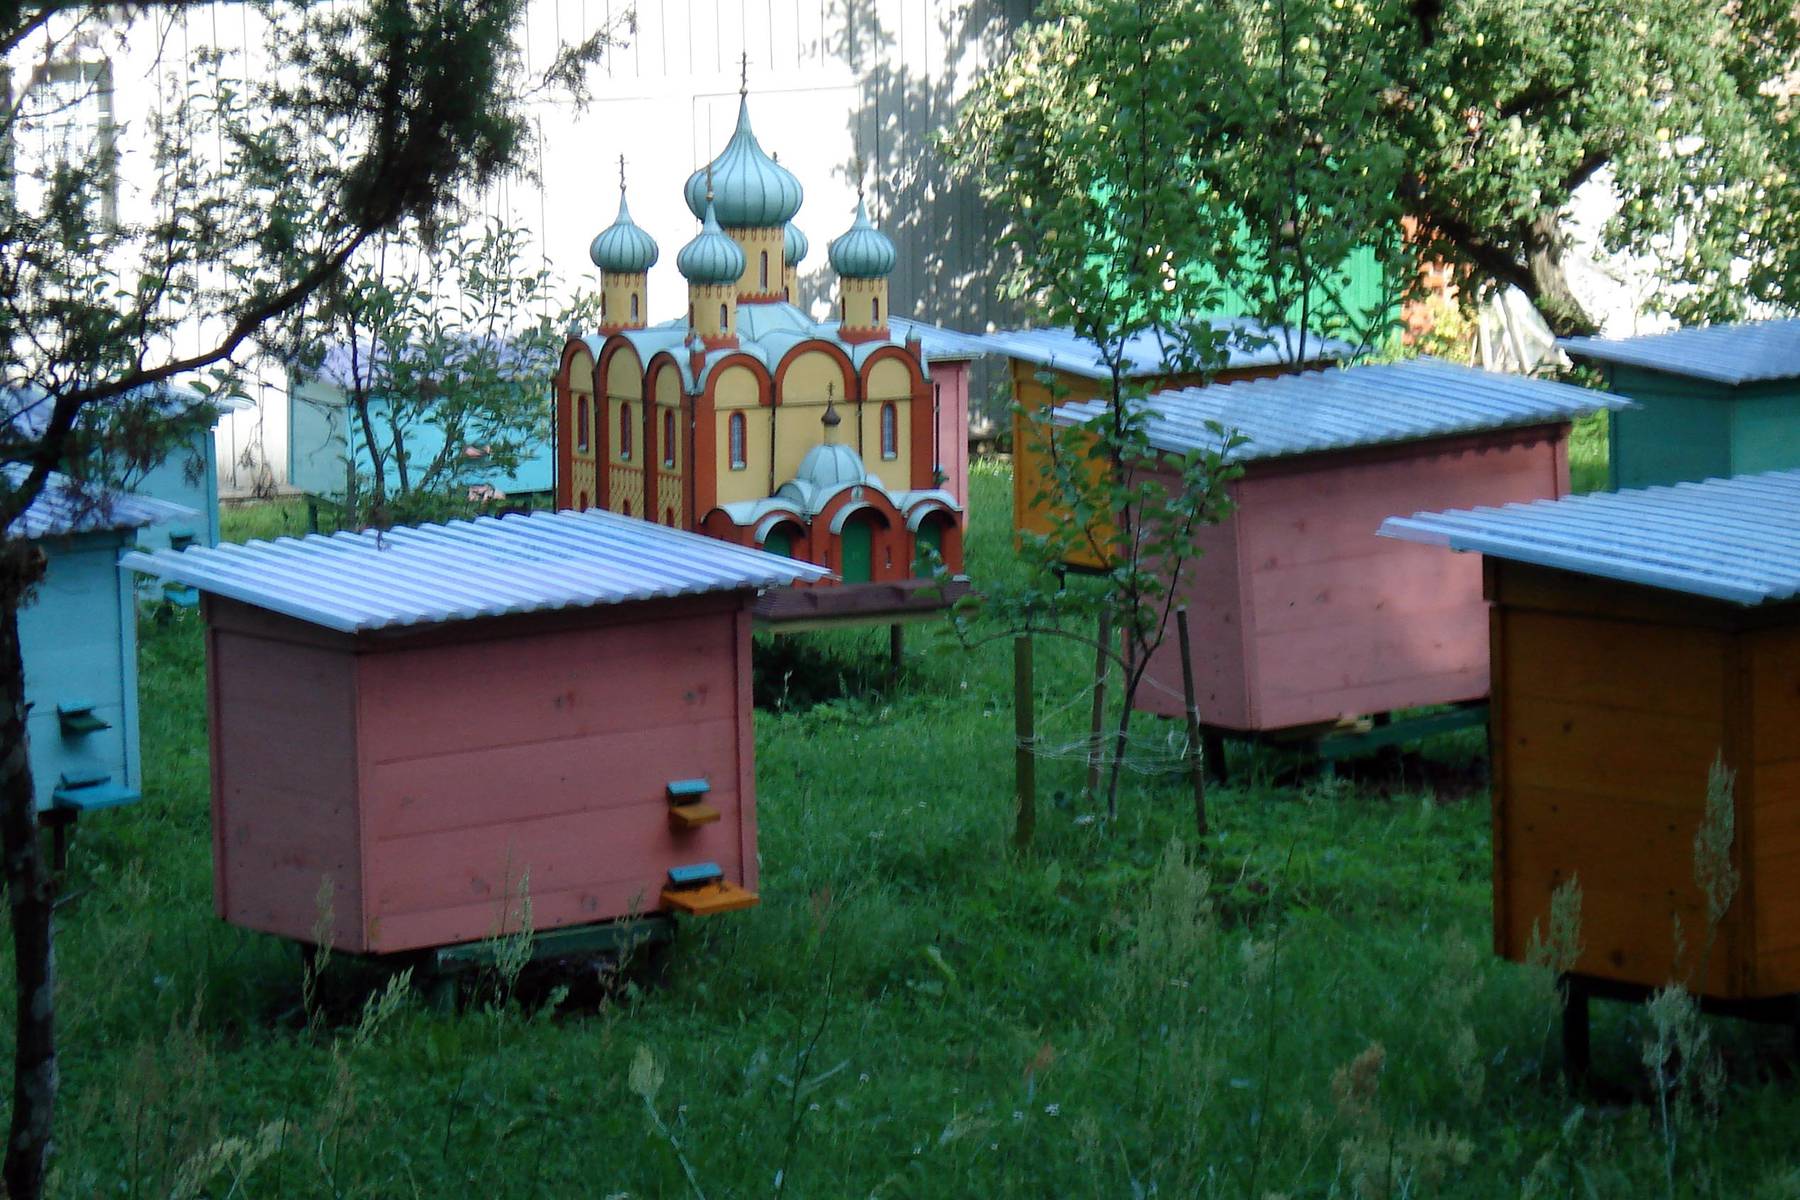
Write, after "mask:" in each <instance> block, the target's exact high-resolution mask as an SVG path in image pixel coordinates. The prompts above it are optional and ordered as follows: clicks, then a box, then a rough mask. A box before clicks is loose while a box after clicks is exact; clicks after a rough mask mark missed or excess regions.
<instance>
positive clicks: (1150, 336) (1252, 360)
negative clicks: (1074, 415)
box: [971, 320, 1356, 379]
mask: <svg viewBox="0 0 1800 1200" xmlns="http://www.w3.org/2000/svg"><path fill="white" fill-rule="evenodd" d="M1202 326H1204V327H1210V328H1211V329H1212V330H1214V331H1216V332H1218V333H1220V334H1222V335H1224V346H1223V347H1222V349H1223V351H1224V353H1225V361H1224V363H1223V365H1222V366H1221V367H1220V368H1219V369H1221V370H1227V371H1237V370H1243V369H1246V368H1250V367H1273V366H1281V365H1282V364H1285V363H1292V362H1296V361H1305V362H1312V363H1320V362H1336V361H1338V360H1339V359H1344V358H1349V357H1350V356H1351V355H1353V354H1355V353H1356V347H1355V346H1352V345H1351V344H1350V343H1349V342H1344V341H1339V340H1338V339H1336V338H1323V337H1320V336H1319V335H1318V334H1316V333H1314V334H1308V335H1307V337H1306V353H1305V356H1304V358H1303V359H1302V358H1301V356H1300V354H1299V349H1300V347H1299V341H1300V337H1299V331H1298V330H1288V329H1285V328H1283V327H1281V326H1273V327H1271V326H1264V325H1259V324H1257V323H1256V322H1254V321H1249V320H1232V321H1228V320H1218V321H1210V322H1203V323H1202ZM971 337H972V338H973V339H974V340H977V341H980V342H982V343H983V344H985V346H986V347H987V351H988V353H990V354H1002V355H1005V356H1006V357H1008V358H1017V359H1020V360H1022V361H1024V362H1030V363H1037V364H1038V365H1039V366H1044V367H1054V368H1056V369H1057V370H1059V371H1067V372H1068V373H1069V374H1071V375H1080V376H1082V377H1084V378H1087V379H1106V378H1109V374H1108V372H1107V370H1106V367H1105V364H1104V363H1102V362H1101V359H1100V351H1099V348H1098V347H1096V346H1095V345H1094V343H1093V342H1090V341H1088V340H1087V339H1085V338H1080V337H1077V336H1076V335H1075V331H1074V330H1072V329H1067V328H1062V327H1055V328H1050V329H1011V330H1002V331H1000V332H998V333H984V334H979V335H971ZM1173 350H1174V342H1173V341H1172V340H1171V338H1170V337H1169V335H1168V334H1166V333H1164V332H1163V331H1161V330H1156V329H1144V330H1139V331H1138V332H1137V333H1135V334H1133V335H1132V336H1131V337H1130V338H1128V339H1127V340H1126V342H1125V356H1124V361H1125V364H1126V369H1125V374H1126V377H1127V378H1130V379H1143V378H1146V377H1149V376H1156V375H1166V374H1168V373H1169V367H1168V365H1167V364H1168V362H1169V359H1170V357H1171V354H1172V353H1173Z"/></svg>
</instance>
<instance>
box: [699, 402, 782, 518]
mask: <svg viewBox="0 0 1800 1200" xmlns="http://www.w3.org/2000/svg"><path fill="white" fill-rule="evenodd" d="M771 411H772V410H770V409H767V408H763V407H760V406H756V405H752V406H749V407H743V406H739V407H737V408H733V409H725V408H723V407H721V409H720V410H719V412H718V413H717V414H716V415H715V416H714V417H713V420H715V421H716V422H717V423H718V426H717V429H716V430H715V439H716V440H715V441H714V442H713V444H714V445H715V446H717V447H718V448H719V461H718V465H717V469H718V474H717V478H718V483H719V493H718V494H719V503H720V504H730V503H731V502H733V501H736V500H761V499H762V498H763V497H765V496H767V495H768V494H769V414H770V412H771ZM734 415H741V416H742V417H743V418H744V465H743V466H742V467H740V468H738V469H737V470H735V471H734V470H732V467H731V418H732V417H733V416H734ZM785 478H787V477H785V476H784V477H782V478H778V479H777V480H776V481H775V482H776V483H778V484H779V483H781V482H783V480H784V479H785Z"/></svg>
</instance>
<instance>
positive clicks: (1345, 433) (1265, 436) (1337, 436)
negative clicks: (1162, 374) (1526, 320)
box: [1056, 359, 1631, 462]
mask: <svg viewBox="0 0 1800 1200" xmlns="http://www.w3.org/2000/svg"><path fill="white" fill-rule="evenodd" d="M1107 403H1108V402H1107V401H1105V400H1085V401H1081V402H1078V403H1074V404H1066V405H1064V406H1063V407H1062V408H1060V409H1058V410H1057V415H1056V419H1057V423H1058V424H1061V425H1074V424H1078V423H1081V422H1084V421H1089V420H1092V419H1093V418H1095V417H1097V416H1099V415H1100V414H1101V413H1103V412H1105V411H1106V405H1107ZM1145 403H1147V404H1149V405H1150V406H1151V407H1152V408H1153V410H1154V411H1155V414H1156V415H1154V416H1152V417H1151V419H1150V430H1149V432H1150V441H1151V444H1152V445H1154V446H1155V447H1156V448H1157V449H1159V450H1166V451H1169V452H1172V453H1175V454H1185V453H1187V452H1188V451H1189V450H1216V449H1218V447H1219V445H1220V442H1221V438H1220V436H1219V434H1217V433H1216V432H1214V431H1213V430H1211V429H1209V428H1208V423H1209V422H1216V423H1217V424H1219V425H1220V426H1222V427H1224V428H1225V429H1228V430H1229V429H1235V430H1237V431H1238V432H1239V433H1241V434H1243V435H1244V436H1245V437H1246V438H1248V439H1249V440H1248V441H1247V442H1246V443H1245V444H1244V445H1243V446H1241V447H1239V448H1238V449H1236V450H1234V451H1233V452H1232V453H1231V455H1230V456H1229V457H1230V458H1231V459H1233V460H1234V461H1237V462H1250V461H1254V460H1256V459H1264V458H1280V457H1284V456H1286V455H1291V454H1314V453H1318V452H1320V451H1325V450H1344V449H1348V448H1350V447H1353V446H1372V445H1380V444H1383V443H1389V442H1407V441H1416V440H1418V439H1420V438H1428V437H1443V436H1447V435H1450V434H1457V433H1473V432H1477V431H1480V430H1485V429H1504V428H1507V427H1511V426H1520V425H1539V424H1543V423H1545V422H1547V421H1567V420H1572V419H1574V418H1575V417H1578V416H1581V415H1582V414H1583V413H1590V412H1594V411H1595V410H1597V409H1602V408H1628V407H1631V402H1630V401H1629V400H1627V399H1625V398H1624V397H1622V396H1615V395H1613V394H1612V393H1610V392H1597V391H1594V390H1593V389H1591V388H1579V387H1573V386H1571V385H1569V384H1565V383H1551V382H1549V381H1548V380H1543V379H1532V378H1529V377H1528V376H1524V375H1503V374H1501V373H1499V372H1497V371H1483V370H1480V369H1479V368H1476V367H1464V366H1458V365H1456V364H1455V363H1446V362H1438V361H1436V360H1433V359H1412V360H1410V361H1407V362H1397V363H1379V364H1373V365H1369V366H1361V367H1345V368H1342V369H1336V368H1328V369H1326V370H1323V371H1302V372H1298V373H1296V374H1292V375H1278V376H1276V377H1274V378H1272V379H1252V380H1246V381H1244V382H1241V383H1226V384H1212V385H1211V386H1208V387H1196V388H1182V389H1180V390H1178V391H1168V392H1158V393H1156V394H1155V395H1153V396H1151V397H1149V399H1148V400H1147V401H1145Z"/></svg>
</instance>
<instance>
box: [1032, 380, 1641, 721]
mask: <svg viewBox="0 0 1800 1200" xmlns="http://www.w3.org/2000/svg"><path fill="white" fill-rule="evenodd" d="M1147 403H1148V404H1149V405H1150V406H1151V408H1152V410H1153V411H1154V413H1155V415H1154V416H1153V417H1152V419H1151V423H1150V432H1151V439H1152V443H1153V444H1154V445H1155V446H1156V447H1157V448H1158V449H1160V450H1163V451H1168V452H1171V453H1175V454H1181V453H1185V452H1187V451H1189V450H1202V451H1207V450H1217V449H1218V448H1219V447H1220V445H1221V444H1222V437H1221V433H1220V430H1221V429H1224V430H1236V431H1238V432H1239V433H1240V434H1242V435H1243V436H1244V437H1245V438H1247V439H1248V440H1247V441H1246V442H1245V444H1244V445H1243V446H1242V447H1241V448H1239V449H1238V450H1236V451H1234V452H1232V455H1231V457H1233V458H1234V459H1236V460H1237V461H1239V462H1240V463H1241V464H1242V466H1243V476H1242V478H1240V479H1239V480H1237V481H1236V482H1235V483H1234V484H1232V485H1231V495H1232V498H1233V500H1234V501H1235V505H1236V507H1235V511H1234V513H1233V514H1232V515H1231V516H1230V517H1229V518H1227V519H1226V520H1225V521H1224V522H1223V523H1222V524H1220V525H1217V526H1213V527H1209V528H1204V529H1201V530H1200V531H1199V533H1198V536H1197V537H1196V539H1195V547H1196V549H1197V550H1198V551H1199V552H1200V554H1199V556H1198V557H1196V558H1193V559H1190V560H1189V561H1188V562H1187V563H1186V564H1185V565H1184V567H1183V570H1182V575H1181V582H1180V586H1179V594H1180V596H1181V598H1182V599H1183V600H1184V601H1185V602H1186V603H1187V605H1188V613H1189V622H1190V625H1191V631H1192V645H1193V664H1194V684H1195V692H1196V696H1197V699H1198V703H1199V709H1200V718H1201V721H1202V722H1203V723H1205V724H1206V725H1207V726H1209V727H1212V728H1216V729H1223V730H1229V731H1236V732H1244V733H1254V732H1269V731H1275V730H1283V729H1293V728H1297V727H1302V726H1308V725H1320V724H1325V723H1328V722H1335V721H1338V720H1340V719H1342V718H1345V717H1352V716H1358V715H1362V714H1368V713H1385V712H1391V711H1393V710H1395V709H1401V708H1414V707H1421V706H1425V705H1433V704H1448V703H1455V702H1458V701H1464V700H1477V699H1480V698H1482V697H1484V696H1486V695H1487V692H1488V634H1487V603H1486V601H1485V600H1484V599H1483V597H1482V590H1481V570H1480V565H1479V564H1478V563H1474V562H1463V561H1461V560H1460V559H1458V558H1457V557H1456V556H1453V555H1444V554H1437V555H1433V554H1432V553H1431V551H1430V549H1429V548H1428V547H1423V546H1414V545H1410V544H1406V543H1400V542H1395V541H1393V540H1392V539H1387V538H1380V537H1377V536H1376V533H1375V531H1376V530H1377V529H1378V528H1379V527H1380V525H1381V522H1382V521H1383V520H1384V519H1386V518H1387V517H1389V516H1392V515H1394V514H1396V513H1412V512H1417V511H1420V510H1421V509H1438V508H1457V507H1461V508H1467V507H1472V506H1478V505H1497V504H1505V503H1508V502H1511V501H1516V500H1535V499H1539V498H1544V497H1556V496H1561V495H1563V494H1564V493H1566V492H1567V491H1568V486H1569V483H1568V479H1569V471H1568V432H1569V425H1570V422H1571V421H1572V420H1573V419H1574V418H1576V417H1578V416H1580V415H1582V414H1584V413H1588V412H1592V411H1595V410H1597V409H1602V408H1614V407H1622V406H1624V405H1626V404H1628V403H1629V401H1625V400H1622V399H1621V398H1619V397H1615V396H1611V395H1609V394H1607V393H1601V392H1594V391H1589V390H1586V389H1583V388H1576V387H1570V386H1567V385H1564V384H1557V383H1550V382H1546V381H1543V380H1537V379H1530V378H1527V377H1523V376H1518V375H1500V374H1497V373H1493V372H1488V371H1481V370H1477V369H1475V368H1472V367H1461V366H1455V365H1452V364H1448V363H1441V362H1434V361H1430V360H1422V359H1421V360H1415V361H1411V362H1403V363H1392V364H1384V365H1376V366H1359V367H1349V368H1343V369H1330V370H1325V371H1314V372H1305V373H1302V374H1294V375H1283V376H1277V377H1274V378H1270V379H1259V380H1254V381H1249V382H1243V383H1231V384H1215V385H1213V386H1209V387H1199V388H1187V389H1183V390H1180V391H1175V392H1164V393H1160V394H1158V395H1155V396H1152V397H1151V398H1150V399H1149V401H1148V402H1147ZM1101 411H1102V409H1101V402H1100V401H1086V402H1082V403H1079V404H1072V405H1068V406H1066V407H1065V408H1063V409H1061V410H1059V412H1058V420H1059V422H1061V423H1064V424H1071V423H1076V422H1079V421H1083V420H1087V419H1090V418H1092V417H1093V416H1095V415H1096V414H1098V413H1099V412H1101ZM1162 474H1163V475H1164V477H1165V478H1172V476H1170V474H1169V473H1168V472H1162ZM1138 703H1139V707H1141V708H1144V709H1146V710H1147V711H1150V712H1154V713H1158V714H1160V715H1165V716H1180V715H1181V714H1182V712H1183V688H1182V677H1181V659H1180V651H1179V649H1178V645H1177V640H1176V638H1175V637H1174V636H1172V635H1171V636H1170V637H1168V638H1167V639H1165V641H1164V643H1163V645H1162V647H1161V648H1160V649H1159V650H1158V651H1157V653H1156V654H1155V655H1154V656H1153V657H1152V659H1151V664H1150V668H1149V671H1148V674H1147V675H1146V684H1145V686H1144V687H1142V688H1141V689H1140V690H1139V692H1138Z"/></svg>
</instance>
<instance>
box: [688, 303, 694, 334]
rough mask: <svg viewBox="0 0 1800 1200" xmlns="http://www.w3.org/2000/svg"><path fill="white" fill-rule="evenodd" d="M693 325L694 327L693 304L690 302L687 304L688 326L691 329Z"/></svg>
mask: <svg viewBox="0 0 1800 1200" xmlns="http://www.w3.org/2000/svg"><path fill="white" fill-rule="evenodd" d="M693 327H694V306H693V305H691V304H690V305H688V328H689V329H692V328H693Z"/></svg>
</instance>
